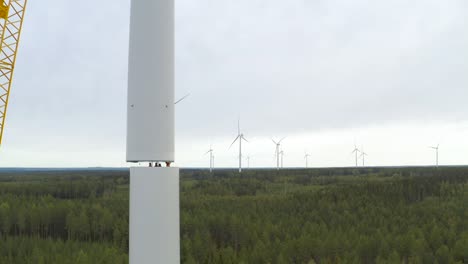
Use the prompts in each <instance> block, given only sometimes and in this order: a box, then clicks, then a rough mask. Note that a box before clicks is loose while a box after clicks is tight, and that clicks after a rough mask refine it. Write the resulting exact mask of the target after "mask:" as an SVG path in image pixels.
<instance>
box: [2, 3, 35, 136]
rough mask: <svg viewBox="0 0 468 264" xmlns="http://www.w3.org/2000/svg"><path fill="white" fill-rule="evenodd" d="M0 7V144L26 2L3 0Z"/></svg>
mask: <svg viewBox="0 0 468 264" xmlns="http://www.w3.org/2000/svg"><path fill="white" fill-rule="evenodd" d="M2 2H3V3H2V5H1V6H0V34H1V38H0V144H1V143H2V139H3V130H4V128H5V117H6V113H7V106H8V99H9V97H10V89H11V82H12V79H13V71H14V69H15V62H16V53H17V50H18V43H19V40H20V36H21V29H22V27H23V18H24V11H25V9H26V4H27V2H28V1H27V0H3V1H2Z"/></svg>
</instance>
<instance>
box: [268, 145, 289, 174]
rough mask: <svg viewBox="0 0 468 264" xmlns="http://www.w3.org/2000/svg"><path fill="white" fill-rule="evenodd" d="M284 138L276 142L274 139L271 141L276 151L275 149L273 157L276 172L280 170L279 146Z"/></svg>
mask: <svg viewBox="0 0 468 264" xmlns="http://www.w3.org/2000/svg"><path fill="white" fill-rule="evenodd" d="M285 138H286V137H284V138H282V139H281V140H280V141H278V142H276V141H275V140H274V139H271V141H273V143H275V146H276V149H275V156H276V170H279V169H280V146H281V141H283V140H284V139H285Z"/></svg>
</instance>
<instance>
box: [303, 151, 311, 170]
mask: <svg viewBox="0 0 468 264" xmlns="http://www.w3.org/2000/svg"><path fill="white" fill-rule="evenodd" d="M309 157H310V155H309V154H308V153H307V152H306V154H305V155H304V159H305V162H306V168H308V167H309Z"/></svg>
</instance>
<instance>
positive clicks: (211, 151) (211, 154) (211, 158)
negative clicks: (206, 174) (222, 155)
mask: <svg viewBox="0 0 468 264" xmlns="http://www.w3.org/2000/svg"><path fill="white" fill-rule="evenodd" d="M208 153H210V172H213V163H214V156H213V148H212V147H211V145H210V150H208V151H207V152H206V153H205V155H206V154H208Z"/></svg>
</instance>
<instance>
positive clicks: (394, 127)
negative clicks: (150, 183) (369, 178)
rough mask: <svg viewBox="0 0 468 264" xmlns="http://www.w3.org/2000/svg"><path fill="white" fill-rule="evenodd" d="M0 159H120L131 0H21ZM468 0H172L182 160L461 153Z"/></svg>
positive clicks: (231, 162)
mask: <svg viewBox="0 0 468 264" xmlns="http://www.w3.org/2000/svg"><path fill="white" fill-rule="evenodd" d="M28 4H29V6H28V10H27V13H26V20H25V24H24V29H23V35H22V41H21V44H20V50H19V55H18V60H17V65H16V72H15V76H14V77H15V78H14V83H13V88H12V92H11V97H10V105H9V109H8V117H7V124H6V129H5V134H4V140H3V145H2V146H1V149H0V165H1V166H8V167H14V166H32V167H81V166H126V165H127V164H126V163H125V122H126V112H125V110H126V85H127V77H126V75H127V55H128V34H129V32H128V30H129V6H130V2H129V0H123V1H120V0H117V1H116V0H112V1H110V0H101V1H91V0H83V1H79V2H77V1H63V0H43V1H29V3H28ZM467 17H468V2H467V1H465V0H458V1H457V0H447V1H440V0H437V1H435V0H415V1H407V0H393V1H371V0H366V1H364V0H355V1H345V0H342V1H338V0H327V1H322V0H317V1H313V0H312V1H311V0H289V1H284V0H283V1H279V0H269V1H265V0H198V1H191V0H177V1H176V94H177V96H176V97H182V96H183V95H185V94H187V93H191V96H190V97H189V98H187V99H186V100H185V101H183V103H180V104H179V105H177V113H176V130H177V135H176V144H177V149H176V159H177V160H176V163H177V165H178V166H181V167H192V166H196V167H199V166H208V164H209V159H208V157H207V156H204V155H203V154H204V153H205V152H206V151H207V150H208V149H209V146H210V144H212V145H213V148H214V150H215V156H216V158H215V163H216V166H222V167H234V166H236V162H237V161H236V159H237V155H238V153H237V146H234V147H233V148H231V149H228V148H229V145H230V144H231V142H232V140H233V139H234V137H235V134H236V130H237V119H238V118H239V117H240V119H241V127H242V130H243V132H244V134H245V136H246V138H247V139H248V140H249V141H250V143H248V144H246V145H245V152H244V155H245V156H247V155H250V156H251V165H252V166H257V167H267V166H273V165H274V160H273V153H274V147H275V146H274V145H273V143H272V142H271V138H277V139H278V138H282V137H285V136H287V138H286V139H285V140H284V145H283V148H284V152H285V156H284V165H285V166H304V164H305V162H304V158H303V156H304V152H305V151H307V152H308V153H310V154H311V155H312V158H311V160H310V162H309V164H311V165H312V166H318V167H320V166H350V165H353V164H354V158H353V156H352V155H351V154H350V153H351V151H352V150H353V148H354V144H355V143H356V144H357V146H358V147H360V148H361V146H364V149H365V151H366V152H367V153H368V154H369V157H368V160H367V161H368V165H428V164H433V163H434V162H435V154H434V152H433V151H432V150H431V149H429V148H428V146H430V145H437V144H439V143H440V163H441V164H447V165H451V164H467V163H468V140H467V137H468V122H467V121H468V120H467V119H466V117H468V103H467V99H468V74H467V73H468V48H467V47H468V30H467V28H468V19H467Z"/></svg>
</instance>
